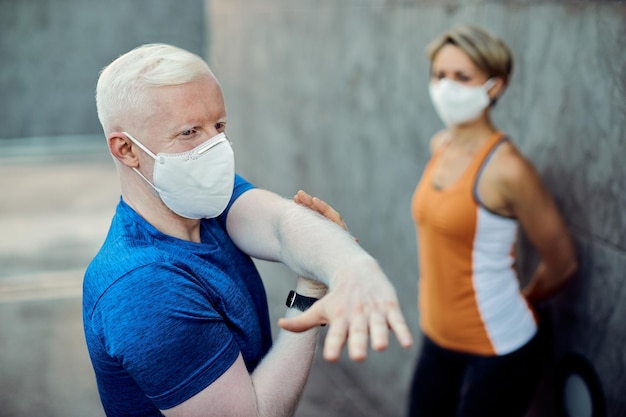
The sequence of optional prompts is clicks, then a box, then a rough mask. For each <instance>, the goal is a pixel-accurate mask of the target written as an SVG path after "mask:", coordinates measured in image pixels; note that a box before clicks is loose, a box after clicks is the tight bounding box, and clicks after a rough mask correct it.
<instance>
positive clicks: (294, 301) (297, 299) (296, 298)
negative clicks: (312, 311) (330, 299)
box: [285, 290, 319, 311]
mask: <svg viewBox="0 0 626 417" xmlns="http://www.w3.org/2000/svg"><path fill="white" fill-rule="evenodd" d="M317 300H319V298H314V297H307V296H306V295H302V294H298V293H297V292H295V291H294V290H291V291H289V294H288V295H287V300H286V301H285V305H286V306H287V307H289V308H296V309H298V310H300V311H306V310H307V309H308V308H309V307H311V306H312V305H313V304H314V303H315V302H316V301H317Z"/></svg>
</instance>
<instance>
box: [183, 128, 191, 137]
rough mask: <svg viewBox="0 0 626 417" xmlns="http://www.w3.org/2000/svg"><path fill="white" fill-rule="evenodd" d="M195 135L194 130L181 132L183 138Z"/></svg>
mask: <svg viewBox="0 0 626 417" xmlns="http://www.w3.org/2000/svg"><path fill="white" fill-rule="evenodd" d="M193 133H194V131H193V130H192V129H187V130H183V131H182V132H181V135H182V136H191V135H193Z"/></svg>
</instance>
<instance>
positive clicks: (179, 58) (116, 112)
mask: <svg viewBox="0 0 626 417" xmlns="http://www.w3.org/2000/svg"><path fill="white" fill-rule="evenodd" d="M207 76H208V77H212V78H215V76H214V75H213V72H211V69H210V68H209V66H208V64H207V63H206V62H205V61H204V60H203V59H202V58H200V57H199V56H198V55H196V54H193V53H191V52H189V51H186V50H184V49H181V48H178V47H175V46H172V45H167V44H146V45H141V46H139V47H137V48H135V49H133V50H131V51H129V52H127V53H125V54H124V55H121V56H120V57H119V58H117V59H116V60H114V61H113V62H111V63H110V64H109V65H108V66H106V67H105V68H104V69H103V70H102V72H101V73H100V78H99V79H98V85H97V87H96V107H97V111H98V119H100V124H101V125H102V128H103V129H104V133H105V134H106V135H108V134H109V133H110V132H113V131H115V130H121V129H124V126H123V124H124V120H125V116H127V115H130V114H132V113H136V112H137V111H139V112H141V111H143V110H144V109H145V108H146V106H147V101H146V100H147V99H146V95H145V94H144V93H145V91H146V90H147V89H149V88H151V87H159V86H168V85H180V84H185V83H188V82H192V81H195V80H197V79H200V78H203V77H207Z"/></svg>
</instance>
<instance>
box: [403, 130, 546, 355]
mask: <svg viewBox="0 0 626 417" xmlns="http://www.w3.org/2000/svg"><path fill="white" fill-rule="evenodd" d="M503 140H506V138H505V137H504V135H503V134H502V133H497V134H494V135H493V136H492V137H491V138H490V139H489V140H488V141H487V142H486V143H485V144H484V145H483V146H482V147H481V148H479V150H478V152H477V153H476V155H475V156H474V158H473V160H472V161H471V162H470V164H469V166H468V167H467V168H466V170H465V172H464V174H463V175H462V176H461V178H460V179H459V180H458V181H457V182H456V183H455V184H453V185H451V186H449V187H446V188H444V189H437V188H436V187H435V186H434V184H433V178H432V174H433V166H434V165H435V163H436V162H437V160H438V157H439V155H440V154H441V152H436V153H435V154H434V155H433V157H432V158H431V161H430V162H429V163H428V164H427V165H426V168H425V169H424V173H423V175H422V179H421V180H420V183H419V184H418V186H417V188H416V190H415V193H414V195H413V199H412V203H411V213H412V216H413V220H414V222H415V225H416V230H417V240H418V256H419V263H420V278H419V296H418V298H419V310H420V325H421V327H422V331H423V332H424V334H425V335H426V336H428V337H429V338H430V339H431V340H433V341H434V342H435V343H437V344H439V345H440V346H442V347H444V348H448V349H452V350H456V351H461V352H467V353H472V354H478V355H502V354H506V353H509V352H512V351H514V350H516V349H517V348H519V347H521V346H523V345H524V344H525V343H526V342H528V341H529V340H530V339H531V338H532V337H533V336H534V334H535V333H536V331H537V324H536V321H535V318H534V314H533V311H532V310H531V308H530V307H529V305H528V303H527V302H526V300H525V299H524V297H523V296H522V294H521V292H520V287H519V281H518V279H517V275H516V273H515V271H514V269H513V256H512V252H513V251H512V249H513V245H514V243H515V240H516V237H517V230H518V225H517V221H516V220H515V219H511V218H507V217H502V216H499V215H497V214H495V213H493V212H491V211H489V210H488V209H486V208H485V207H484V206H482V205H481V204H480V202H479V199H478V197H477V193H476V184H477V182H478V179H479V177H480V172H481V171H482V168H483V167H484V166H486V164H487V163H488V161H489V157H490V155H491V154H492V152H493V151H494V150H495V149H496V147H497V146H498V144H500V143H501V142H502V141H503Z"/></svg>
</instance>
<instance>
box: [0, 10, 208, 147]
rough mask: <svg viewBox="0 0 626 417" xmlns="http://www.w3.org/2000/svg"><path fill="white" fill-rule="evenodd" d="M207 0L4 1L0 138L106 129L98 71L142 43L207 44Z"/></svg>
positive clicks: (200, 48)
mask: <svg viewBox="0 0 626 417" xmlns="http://www.w3.org/2000/svg"><path fill="white" fill-rule="evenodd" d="M203 11H204V2H203V1H202V0H185V5H184V7H181V4H180V2H178V1H175V0H165V1H159V2H158V6H157V3H155V2H154V1H151V0H133V1H124V0H112V1H96V0H87V1H81V0H54V1H45V0H2V1H0V98H1V99H0V121H1V123H0V139H4V138H21V137H31V136H46V137H49V136H57V135H73V134H84V133H100V131H101V128H100V124H99V123H98V117H97V115H96V105H95V101H94V93H95V88H96V81H97V79H98V74H99V72H100V70H101V69H102V67H104V66H105V65H107V64H108V63H109V62H111V61H112V60H113V59H115V58H116V57H117V56H119V55H120V54H122V53H124V52H126V51H128V50H129V49H131V48H133V47H135V46H138V45H140V44H143V43H152V42H168V43H172V44H175V45H178V46H181V47H183V48H186V49H189V50H191V51H192V52H196V53H202V52H204V51H205V50H206V46H205V45H206V38H205V36H204V33H205V24H204V22H205V21H204V12H203Z"/></svg>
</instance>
